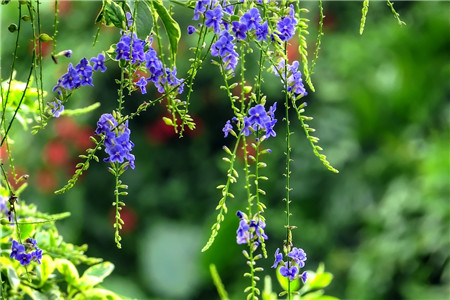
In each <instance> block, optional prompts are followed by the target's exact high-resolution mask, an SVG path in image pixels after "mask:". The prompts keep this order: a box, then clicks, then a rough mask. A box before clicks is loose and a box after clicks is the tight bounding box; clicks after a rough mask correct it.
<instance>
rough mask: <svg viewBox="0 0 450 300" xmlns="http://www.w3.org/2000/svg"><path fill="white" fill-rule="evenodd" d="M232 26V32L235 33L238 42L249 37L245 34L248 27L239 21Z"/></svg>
mask: <svg viewBox="0 0 450 300" xmlns="http://www.w3.org/2000/svg"><path fill="white" fill-rule="evenodd" d="M231 24H232V25H233V28H232V29H231V30H233V32H234V33H235V35H236V38H237V39H238V40H244V39H245V38H246V37H247V34H246V33H245V32H246V31H247V26H246V25H245V24H242V23H239V22H237V21H233V22H232V23H231Z"/></svg>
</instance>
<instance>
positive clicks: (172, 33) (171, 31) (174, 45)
mask: <svg viewBox="0 0 450 300" xmlns="http://www.w3.org/2000/svg"><path fill="white" fill-rule="evenodd" d="M151 3H152V4H153V7H154V8H155V10H156V12H157V13H158V16H159V17H160V18H161V21H162V22H163V24H164V27H165V29H166V32H167V36H168V37H169V43H170V52H171V55H172V61H173V62H174V63H175V59H176V54H177V51H178V41H179V40H180V37H181V30H180V25H178V23H177V22H176V21H175V20H174V19H173V18H172V16H171V15H170V14H169V12H168V11H167V9H166V7H165V6H164V4H163V2H162V1H161V0H154V1H151Z"/></svg>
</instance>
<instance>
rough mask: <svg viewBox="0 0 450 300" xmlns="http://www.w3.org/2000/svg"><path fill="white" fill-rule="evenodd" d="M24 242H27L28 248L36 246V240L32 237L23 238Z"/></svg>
mask: <svg viewBox="0 0 450 300" xmlns="http://www.w3.org/2000/svg"><path fill="white" fill-rule="evenodd" d="M25 243H26V244H27V247H28V248H37V246H36V245H37V242H36V240H35V239H32V238H27V239H26V240H25Z"/></svg>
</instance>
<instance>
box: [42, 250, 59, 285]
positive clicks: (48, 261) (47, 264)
mask: <svg viewBox="0 0 450 300" xmlns="http://www.w3.org/2000/svg"><path fill="white" fill-rule="evenodd" d="M54 270H55V263H54V262H53V260H52V258H51V257H50V256H48V255H44V256H43V257H42V259H41V267H40V272H41V284H40V285H41V286H42V285H44V284H45V282H46V281H47V279H48V277H49V276H50V274H52V273H53V271H54Z"/></svg>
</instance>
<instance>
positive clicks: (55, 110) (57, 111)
mask: <svg viewBox="0 0 450 300" xmlns="http://www.w3.org/2000/svg"><path fill="white" fill-rule="evenodd" d="M47 105H48V106H49V107H50V109H51V113H52V116H53V117H55V118H59V116H60V115H61V113H62V112H63V111H64V105H62V102H61V100H59V99H55V101H53V102H49V103H48V104H47Z"/></svg>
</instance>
